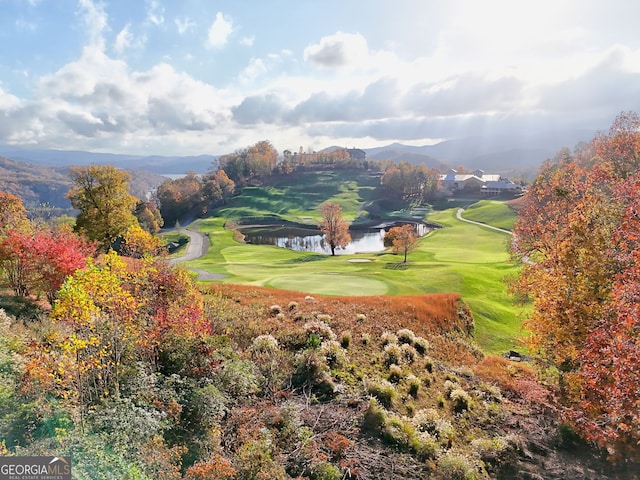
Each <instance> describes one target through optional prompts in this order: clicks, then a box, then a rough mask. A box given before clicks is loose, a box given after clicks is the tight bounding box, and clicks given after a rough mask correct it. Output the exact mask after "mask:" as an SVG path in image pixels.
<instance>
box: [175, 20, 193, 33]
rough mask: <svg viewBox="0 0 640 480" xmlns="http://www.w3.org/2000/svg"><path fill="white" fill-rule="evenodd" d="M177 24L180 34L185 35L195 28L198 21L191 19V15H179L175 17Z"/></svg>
mask: <svg viewBox="0 0 640 480" xmlns="http://www.w3.org/2000/svg"><path fill="white" fill-rule="evenodd" d="M175 24H176V27H177V28H178V33H179V34H180V35H184V34H185V33H187V32H188V31H189V30H193V29H194V28H195V27H196V22H194V21H193V20H191V19H190V18H189V17H183V18H180V17H178V18H176V19H175Z"/></svg>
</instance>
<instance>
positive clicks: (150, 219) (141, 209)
mask: <svg viewBox="0 0 640 480" xmlns="http://www.w3.org/2000/svg"><path fill="white" fill-rule="evenodd" d="M133 214H134V215H135V216H136V218H137V219H138V223H139V224H140V227H142V228H143V229H144V230H145V231H147V232H149V233H150V234H152V235H155V234H156V233H158V232H159V231H160V228H162V226H163V225H164V220H163V219H162V215H161V214H160V210H159V209H158V205H156V203H155V202H144V201H142V200H140V201H138V203H137V204H136V209H135V210H134V212H133Z"/></svg>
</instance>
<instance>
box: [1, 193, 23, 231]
mask: <svg viewBox="0 0 640 480" xmlns="http://www.w3.org/2000/svg"><path fill="white" fill-rule="evenodd" d="M26 220H27V211H26V210H25V208H24V205H23V204H22V200H20V199H19V198H18V197H16V196H15V195H12V194H11V193H6V192H0V234H2V232H3V231H5V230H8V229H15V228H16V227H17V226H18V225H19V224H22V223H24V222H25V221H26Z"/></svg>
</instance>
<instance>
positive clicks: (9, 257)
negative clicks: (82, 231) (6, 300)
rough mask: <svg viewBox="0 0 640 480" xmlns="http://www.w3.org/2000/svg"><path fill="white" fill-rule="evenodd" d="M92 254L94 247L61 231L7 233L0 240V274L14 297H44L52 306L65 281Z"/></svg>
mask: <svg viewBox="0 0 640 480" xmlns="http://www.w3.org/2000/svg"><path fill="white" fill-rule="evenodd" d="M94 252H95V245H93V244H91V243H89V242H87V241H86V240H84V239H83V238H82V237H79V236H78V235H76V234H74V233H73V232H71V231H70V230H68V229H65V228H61V229H57V230H51V229H48V228H41V229H36V228H31V229H26V228H25V229H22V230H11V231H9V232H8V234H7V235H6V236H5V237H3V238H2V239H0V271H1V272H2V273H3V276H4V278H5V279H6V281H7V282H8V284H9V286H10V287H11V288H12V290H13V291H14V293H15V294H16V295H18V296H27V295H29V294H31V293H38V294H44V295H45V296H46V297H47V300H48V301H49V302H50V303H53V301H54V300H55V298H56V292H57V290H58V289H59V288H60V286H61V285H62V283H63V282H64V280H65V278H66V277H67V276H68V275H71V274H73V273H74V272H75V271H76V270H77V269H79V268H82V267H84V265H85V259H86V258H87V257H90V256H92V255H93V253H94Z"/></svg>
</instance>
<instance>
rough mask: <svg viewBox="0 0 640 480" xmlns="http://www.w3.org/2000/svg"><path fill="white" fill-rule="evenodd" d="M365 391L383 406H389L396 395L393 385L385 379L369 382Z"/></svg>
mask: <svg viewBox="0 0 640 480" xmlns="http://www.w3.org/2000/svg"><path fill="white" fill-rule="evenodd" d="M367 391H368V392H369V394H370V395H372V396H373V397H375V398H376V400H378V402H380V404H381V405H382V406H384V407H385V408H391V407H392V405H393V400H394V399H395V398H396V396H397V392H396V389H395V387H394V386H393V385H392V384H391V383H389V382H388V381H386V380H383V381H381V382H374V383H371V384H369V385H368V386H367Z"/></svg>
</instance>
